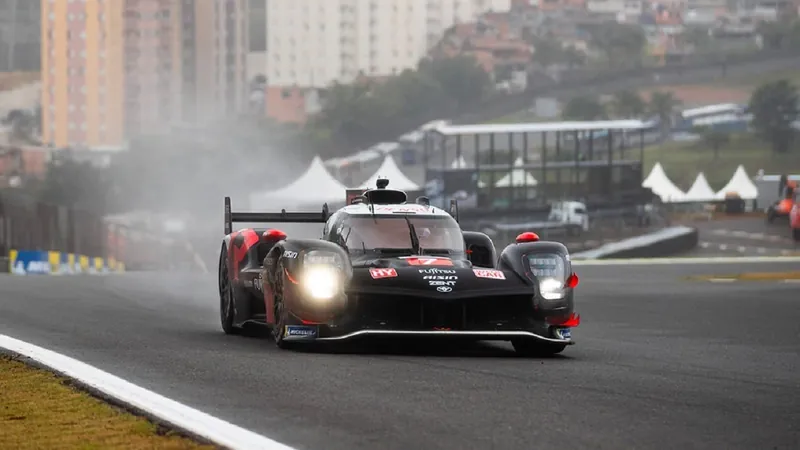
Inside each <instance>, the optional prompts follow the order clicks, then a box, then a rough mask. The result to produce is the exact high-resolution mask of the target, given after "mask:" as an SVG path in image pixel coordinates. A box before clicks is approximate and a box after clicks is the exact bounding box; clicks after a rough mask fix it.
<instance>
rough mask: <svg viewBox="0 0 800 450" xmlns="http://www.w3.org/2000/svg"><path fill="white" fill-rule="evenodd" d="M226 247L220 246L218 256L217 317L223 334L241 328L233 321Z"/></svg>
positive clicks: (231, 293) (234, 331) (238, 331)
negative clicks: (220, 249) (220, 251)
mask: <svg viewBox="0 0 800 450" xmlns="http://www.w3.org/2000/svg"><path fill="white" fill-rule="evenodd" d="M226 253H227V252H226V249H225V247H223V248H222V253H221V254H220V257H219V318H220V322H221V323H222V331H224V332H225V334H239V333H240V332H241V331H242V330H241V328H239V327H236V326H235V325H234V324H233V322H234V309H233V308H234V307H233V295H234V293H233V286H231V280H230V278H229V277H228V258H227V257H226V256H227V255H226Z"/></svg>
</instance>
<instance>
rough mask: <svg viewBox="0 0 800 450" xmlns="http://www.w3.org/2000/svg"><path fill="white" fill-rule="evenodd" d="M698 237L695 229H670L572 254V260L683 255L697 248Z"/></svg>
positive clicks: (681, 227) (680, 227)
mask: <svg viewBox="0 0 800 450" xmlns="http://www.w3.org/2000/svg"><path fill="white" fill-rule="evenodd" d="M699 239H700V236H699V233H698V230H697V228H692V227H684V226H679V227H670V228H665V229H663V230H659V231H657V232H655V233H650V234H647V235H644V236H637V237H633V238H629V239H624V240H622V241H619V242H612V243H609V244H605V245H603V246H601V247H599V248H596V249H594V250H589V251H585V252H579V253H573V254H572V255H571V256H572V259H576V260H577V259H611V258H659V257H664V256H673V255H676V254H680V253H684V252H687V251H689V250H692V249H694V248H696V247H697V244H698V242H699Z"/></svg>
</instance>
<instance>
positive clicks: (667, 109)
mask: <svg viewBox="0 0 800 450" xmlns="http://www.w3.org/2000/svg"><path fill="white" fill-rule="evenodd" d="M681 103H682V102H681V101H680V99H679V98H677V97H675V94H673V93H672V92H661V91H656V92H653V93H652V94H650V102H649V103H648V105H647V106H648V109H649V110H650V113H651V114H653V115H654V116H656V117H658V120H659V122H660V123H661V134H662V136H663V137H666V136H668V135H669V132H670V130H671V129H672V114H673V112H674V111H675V109H676V108H678V107H679V106H680V105H681Z"/></svg>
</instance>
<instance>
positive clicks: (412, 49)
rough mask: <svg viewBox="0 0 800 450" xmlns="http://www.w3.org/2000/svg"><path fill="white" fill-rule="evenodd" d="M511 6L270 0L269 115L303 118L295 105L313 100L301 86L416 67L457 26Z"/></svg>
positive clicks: (435, 0)
mask: <svg viewBox="0 0 800 450" xmlns="http://www.w3.org/2000/svg"><path fill="white" fill-rule="evenodd" d="M510 7H511V0H269V1H268V2H267V11H266V14H267V46H266V47H267V58H266V59H267V60H266V64H267V68H266V69H267V70H266V73H267V82H268V88H267V90H268V92H267V112H268V115H270V116H271V117H273V118H275V119H277V120H279V121H293V122H294V121H298V120H300V121H301V120H302V117H304V114H303V113H302V112H298V111H295V110H292V111H289V110H287V108H290V109H291V108H294V109H296V108H297V107H299V105H303V104H306V103H307V102H305V101H303V100H302V99H300V98H298V89H299V90H301V91H302V90H308V89H323V88H326V87H328V86H330V85H331V84H332V83H334V82H340V83H349V82H352V81H353V80H355V79H356V78H357V77H359V76H367V77H384V76H388V75H392V74H396V73H400V72H402V71H403V70H405V69H409V68H415V67H416V66H417V64H418V62H419V61H420V59H422V58H423V57H424V56H425V55H426V54H427V52H428V50H429V49H430V48H431V47H432V46H433V45H434V44H435V43H436V42H438V40H439V39H441V37H442V35H443V34H444V32H445V30H447V29H448V28H450V27H451V26H452V25H454V24H456V23H459V22H470V21H473V20H475V18H476V17H478V16H479V15H480V14H482V13H485V12H488V11H500V12H505V11H508V10H509V9H510ZM299 95H300V96H302V95H303V94H302V92H301V93H300V94H299ZM284 103H285V104H284Z"/></svg>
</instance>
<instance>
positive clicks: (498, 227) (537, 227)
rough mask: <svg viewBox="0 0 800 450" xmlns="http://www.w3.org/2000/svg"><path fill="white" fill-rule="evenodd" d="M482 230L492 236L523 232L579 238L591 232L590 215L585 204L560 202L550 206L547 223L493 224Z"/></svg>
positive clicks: (544, 235) (483, 227) (543, 235)
mask: <svg viewBox="0 0 800 450" xmlns="http://www.w3.org/2000/svg"><path fill="white" fill-rule="evenodd" d="M480 228H481V229H482V231H483V232H485V233H486V234H488V235H490V236H492V235H495V236H496V235H498V234H499V233H503V234H506V233H516V232H522V231H534V232H536V233H538V234H540V235H541V236H542V238H545V237H546V236H551V235H563V234H566V235H568V236H577V235H580V234H581V233H583V232H586V231H589V213H588V211H587V209H586V205H585V204H584V203H583V202H578V201H572V200H570V201H558V202H554V203H551V204H550V212H549V213H548V215H547V220H546V221H535V222H534V221H532V222H517V223H492V224H491V225H489V224H486V225H485V226H481V227H480Z"/></svg>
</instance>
